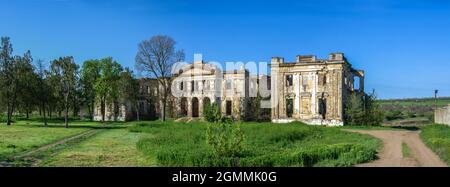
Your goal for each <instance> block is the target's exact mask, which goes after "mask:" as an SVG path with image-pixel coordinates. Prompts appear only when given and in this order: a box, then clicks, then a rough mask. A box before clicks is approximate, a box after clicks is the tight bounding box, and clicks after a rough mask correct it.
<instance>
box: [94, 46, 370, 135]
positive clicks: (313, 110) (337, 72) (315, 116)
mask: <svg viewBox="0 0 450 187" xmlns="http://www.w3.org/2000/svg"><path fill="white" fill-rule="evenodd" d="M270 68H271V73H270V75H250V73H249V71H248V70H246V69H244V68H243V67H242V68H239V69H238V70H232V71H222V70H221V69H219V68H217V67H216V66H214V65H213V64H210V63H205V62H203V61H199V62H194V63H192V64H188V65H185V66H183V67H181V68H180V69H179V70H178V71H177V72H176V73H174V74H173V77H172V78H171V81H172V94H171V97H170V98H169V100H170V101H169V102H168V105H169V106H168V110H170V111H168V113H169V114H171V115H168V116H169V117H174V118H179V117H194V118H195V117H202V115H203V110H204V108H205V106H206V104H208V103H217V104H218V105H219V106H220V110H221V113H222V114H223V115H224V116H233V117H235V118H237V117H239V116H240V115H241V114H242V113H243V112H244V111H245V110H247V108H246V105H244V102H245V101H248V100H250V99H252V98H253V97H255V96H256V95H255V93H256V94H258V93H257V92H258V91H257V90H258V88H259V87H261V86H263V87H264V89H267V90H269V93H270V96H269V97H268V98H270V101H267V103H266V104H265V105H266V107H267V108H270V109H271V119H272V121H273V122H276V123H283V122H291V121H303V122H305V123H308V124H314V125H329V126H341V125H343V124H344V117H345V116H344V115H345V114H344V108H345V103H346V101H347V99H348V98H349V96H350V95H351V93H353V92H358V93H364V71H361V70H356V69H353V68H352V66H351V64H350V63H349V62H348V61H347V59H346V58H345V57H344V54H343V53H332V54H330V55H329V58H328V59H317V58H316V56H314V55H306V56H302V55H299V56H297V58H296V60H295V61H294V62H285V61H284V59H283V58H281V57H273V58H272V61H271V64H270ZM262 79H264V80H265V81H261V82H260V80H262ZM262 83H264V84H267V85H264V84H262ZM355 84H357V86H355ZM356 87H358V88H356ZM157 88H158V86H157V81H156V80H154V79H143V80H141V93H142V94H141V95H142V96H141V97H140V98H141V99H140V100H139V102H138V105H139V107H136V106H135V105H136V104H133V103H121V104H119V103H116V104H112V105H108V106H109V107H108V108H107V114H108V115H107V116H108V117H107V120H120V121H125V120H134V119H136V116H137V112H139V116H146V117H145V118H144V117H142V118H140V119H150V118H156V117H158V116H159V115H160V111H161V109H160V106H161V102H160V101H159V100H158V89H157ZM109 108H113V110H109ZM100 111H101V110H100V108H99V107H97V110H96V112H95V114H96V116H95V119H96V120H101V113H100Z"/></svg>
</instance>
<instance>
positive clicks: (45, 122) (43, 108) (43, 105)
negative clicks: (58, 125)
mask: <svg viewBox="0 0 450 187" xmlns="http://www.w3.org/2000/svg"><path fill="white" fill-rule="evenodd" d="M42 113H43V114H44V125H45V126H47V118H46V116H45V103H44V102H42Z"/></svg>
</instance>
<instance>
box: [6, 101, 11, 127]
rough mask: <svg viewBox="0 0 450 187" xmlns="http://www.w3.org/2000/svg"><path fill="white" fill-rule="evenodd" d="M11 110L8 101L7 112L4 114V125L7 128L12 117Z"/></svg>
mask: <svg viewBox="0 0 450 187" xmlns="http://www.w3.org/2000/svg"><path fill="white" fill-rule="evenodd" d="M11 110H12V109H11V106H10V104H9V101H8V106H7V112H6V125H8V126H10V125H11V116H12V112H11Z"/></svg>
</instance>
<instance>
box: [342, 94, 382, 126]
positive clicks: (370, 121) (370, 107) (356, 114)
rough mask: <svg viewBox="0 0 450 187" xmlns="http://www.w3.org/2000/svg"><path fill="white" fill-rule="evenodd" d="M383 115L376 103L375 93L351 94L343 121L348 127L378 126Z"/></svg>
mask: <svg viewBox="0 0 450 187" xmlns="http://www.w3.org/2000/svg"><path fill="white" fill-rule="evenodd" d="M383 119H384V114H383V112H382V110H381V108H380V106H379V104H378V103H377V102H376V94H375V91H374V92H373V93H371V94H360V93H352V94H351V95H350V98H349V100H348V101H347V103H346V108H345V121H346V123H347V124H349V125H368V126H374V125H380V124H381V122H382V121H383Z"/></svg>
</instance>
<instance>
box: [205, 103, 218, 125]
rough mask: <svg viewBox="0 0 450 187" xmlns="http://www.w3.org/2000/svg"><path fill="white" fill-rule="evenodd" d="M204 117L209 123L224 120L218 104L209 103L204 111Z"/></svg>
mask: <svg viewBox="0 0 450 187" xmlns="http://www.w3.org/2000/svg"><path fill="white" fill-rule="evenodd" d="M203 117H205V119H206V121H208V122H212V123H215V122H219V121H220V120H221V119H222V113H220V108H219V105H218V104H217V102H214V103H212V104H211V103H207V104H205V107H204V109H203Z"/></svg>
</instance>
